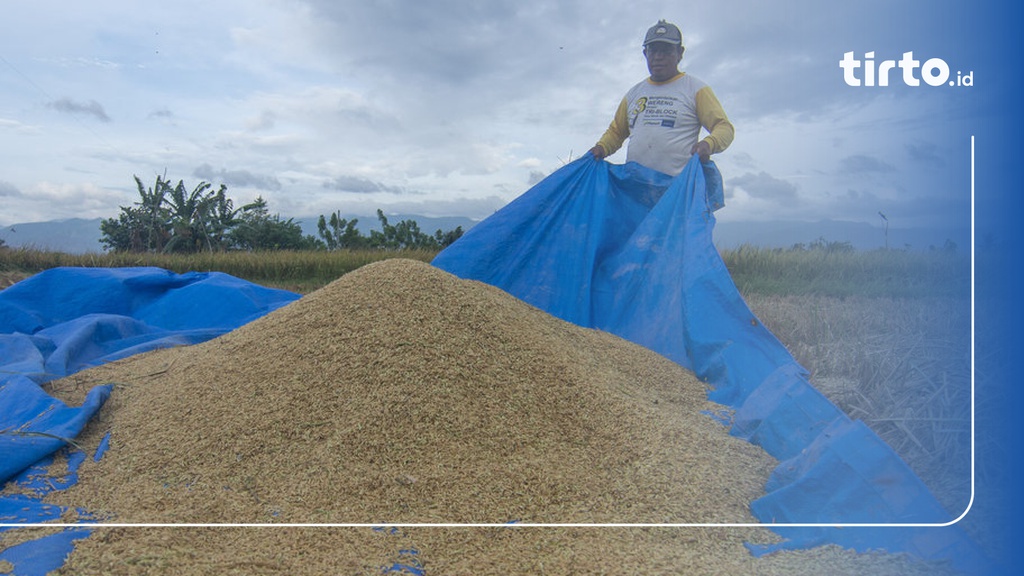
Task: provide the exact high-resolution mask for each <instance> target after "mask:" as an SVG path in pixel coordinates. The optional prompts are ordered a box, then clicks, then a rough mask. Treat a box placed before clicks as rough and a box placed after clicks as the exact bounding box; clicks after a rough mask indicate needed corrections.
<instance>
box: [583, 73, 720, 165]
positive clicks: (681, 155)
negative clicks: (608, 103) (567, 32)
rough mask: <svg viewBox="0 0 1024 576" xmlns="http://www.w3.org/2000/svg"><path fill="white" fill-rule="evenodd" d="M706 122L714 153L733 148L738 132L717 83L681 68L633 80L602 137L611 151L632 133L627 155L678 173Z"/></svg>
mask: <svg viewBox="0 0 1024 576" xmlns="http://www.w3.org/2000/svg"><path fill="white" fill-rule="evenodd" d="M701 127H703V128H704V129H705V130H707V131H708V135H707V136H706V137H705V138H704V141H705V142H707V143H708V146H710V147H711V153H712V154H717V153H718V152H721V151H723V150H725V149H726V148H728V147H729V144H731V143H732V140H733V137H734V136H735V129H734V128H733V125H732V123H731V122H729V118H728V117H727V116H726V114H725V110H723V109H722V105H721V103H719V102H718V98H717V97H716V96H715V93H714V92H712V90H711V87H710V86H708V85H707V84H705V83H704V82H703V81H701V80H699V79H697V78H695V77H693V76H690V75H688V74H686V73H679V74H678V75H676V76H675V77H673V78H672V79H671V80H667V81H665V82H653V81H651V80H650V79H649V78H648V79H646V80H643V81H641V82H639V83H637V84H636V85H635V86H633V87H632V88H631V89H630V90H629V92H627V93H626V96H625V97H623V99H622V102H621V103H620V104H619V108H618V110H616V112H615V117H614V118H613V119H612V122H611V124H610V125H609V126H608V130H607V131H605V133H604V135H603V136H601V139H600V140H598V142H597V143H598V144H599V145H600V146H601V147H602V148H604V151H605V154H606V155H611V154H614V153H615V151H617V150H618V149H619V148H621V147H622V144H623V143H624V142H625V141H626V139H627V138H629V146H628V148H627V149H626V161H633V162H638V163H640V164H643V165H644V166H647V167H648V168H653V169H655V170H658V171H659V172H664V173H666V174H670V175H672V176H675V175H677V174H679V173H680V172H682V170H683V168H684V167H685V166H686V163H687V162H689V160H690V156H692V154H691V153H690V150H691V148H693V145H694V144H696V143H697V137H698V136H699V135H700V129H701Z"/></svg>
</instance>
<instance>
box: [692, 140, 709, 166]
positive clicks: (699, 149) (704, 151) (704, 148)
mask: <svg viewBox="0 0 1024 576" xmlns="http://www.w3.org/2000/svg"><path fill="white" fill-rule="evenodd" d="M690 154H698V155H700V161H701V162H707V161H708V160H710V159H711V146H709V145H708V143H707V142H705V141H704V140H701V141H700V142H697V143H696V144H694V145H693V148H690Z"/></svg>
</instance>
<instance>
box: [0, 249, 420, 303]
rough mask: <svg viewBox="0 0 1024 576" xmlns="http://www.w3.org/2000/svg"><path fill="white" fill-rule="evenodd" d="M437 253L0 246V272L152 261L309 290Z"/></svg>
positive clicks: (182, 269) (177, 269)
mask: <svg viewBox="0 0 1024 576" xmlns="http://www.w3.org/2000/svg"><path fill="white" fill-rule="evenodd" d="M435 254H436V253H435V252H431V251H426V250H416V251H382V250H356V251H349V250H337V251H333V252H327V251H312V250H310V251H288V250H276V251H268V252H203V253H199V254H129V253H104V254H64V253H61V252H49V251H43V250H29V249H0V274H6V275H7V276H8V277H12V279H17V278H18V277H25V276H28V275H31V274H35V273H38V272H42V271H43V270H47V269H49V268H57V267H60V266H74V267H99V268H123V267H129V266H154V267H157V268H163V269H165V270H170V271H172V272H177V273H179V274H180V273H184V272H192V271H195V272H223V273H225V274H230V275H232V276H235V277H238V278H242V279H244V280H248V281H250V282H253V283H256V284H262V285H264V286H271V287H274V288H283V289H286V290H292V291H294V292H301V293H307V292H311V291H313V290H316V289H317V288H320V287H322V286H325V285H327V284H329V283H330V282H332V281H333V280H336V279H337V278H339V277H341V276H342V275H344V274H346V273H348V272H351V271H352V270H355V269H356V268H359V267H360V266H363V265H365V264H369V263H371V262H376V261H378V260H384V259H387V258H412V259H415V260H421V261H424V262H429V261H430V260H431V259H432V258H433V257H434V256H435Z"/></svg>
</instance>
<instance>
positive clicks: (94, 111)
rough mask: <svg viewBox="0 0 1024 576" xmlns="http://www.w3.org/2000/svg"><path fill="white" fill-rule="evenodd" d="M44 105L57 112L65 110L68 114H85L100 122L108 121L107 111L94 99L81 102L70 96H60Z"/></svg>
mask: <svg viewBox="0 0 1024 576" xmlns="http://www.w3.org/2000/svg"><path fill="white" fill-rule="evenodd" d="M46 106H47V107H48V108H52V109H54V110H56V111H58V112H67V113H68V114H85V115H86V116H92V117H94V118H96V119H97V120H99V121H100V122H110V116H107V112H106V111H105V110H104V109H103V106H102V105H101V104H100V103H99V102H97V101H95V100H90V101H89V102H87V103H85V104H82V103H79V102H75V101H74V100H71V99H70V98H61V99H60V100H54V101H53V102H48V103H47V104H46Z"/></svg>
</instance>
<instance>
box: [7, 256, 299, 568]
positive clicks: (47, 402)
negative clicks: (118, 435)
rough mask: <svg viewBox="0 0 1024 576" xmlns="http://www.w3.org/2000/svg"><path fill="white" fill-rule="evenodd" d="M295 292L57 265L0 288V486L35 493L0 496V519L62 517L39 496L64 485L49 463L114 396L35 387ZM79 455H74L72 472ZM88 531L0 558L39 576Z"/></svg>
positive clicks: (165, 343) (223, 327) (195, 338)
mask: <svg viewBox="0 0 1024 576" xmlns="http://www.w3.org/2000/svg"><path fill="white" fill-rule="evenodd" d="M298 298H299V295H298V294H294V293H292V292H287V291H284V290H274V289H270V288H265V287H263V286H258V285H256V284H252V283H250V282H246V281H244V280H240V279H238V278H235V277H232V276H229V275H227V274H222V273H219V272H211V273H200V272H190V273H187V274H175V273H172V272H169V271H167V270H162V269H159V268H148V267H136V268H55V269H52V270H47V271H45V272H42V273H40V274H37V275H35V276H32V277H31V278H28V279H26V280H24V281H22V282H19V283H18V284H15V285H14V286H11V287H10V288H7V289H5V290H3V291H0V483H3V482H7V481H11V482H15V483H17V484H18V485H19V486H22V487H25V488H28V489H29V491H30V492H31V494H32V495H30V496H29V495H19V496H10V497H6V498H0V523H5V524H27V523H38V522H45V521H52V520H57V519H59V518H60V516H61V514H62V513H63V512H64V511H63V509H61V508H60V507H59V506H53V505H48V504H43V503H42V501H41V499H42V497H43V496H44V495H45V494H46V493H47V492H48V491H51V490H54V489H61V488H62V483H61V479H54V478H49V477H48V476H47V475H46V472H45V467H46V466H47V465H48V464H49V462H50V461H51V460H52V456H53V453H55V452H56V451H57V450H59V449H60V448H62V447H63V446H66V445H67V444H68V442H67V440H68V439H73V438H74V437H75V436H77V435H78V433H79V432H81V430H82V428H83V427H84V426H85V424H86V423H87V422H88V420H89V419H90V418H91V417H92V415H93V414H94V413H95V412H96V411H97V410H99V408H100V407H101V406H102V405H103V402H104V401H105V400H106V399H107V397H108V396H109V394H110V386H109V385H103V386H96V387H95V388H93V389H92V390H90V391H89V392H88V395H87V397H86V400H85V401H84V402H83V404H82V405H81V406H77V407H71V406H67V405H66V404H65V403H64V402H61V401H60V400H57V399H56V398H54V397H52V396H50V395H49V394H47V393H46V392H45V391H44V390H43V389H42V388H41V387H40V385H41V384H44V383H46V382H48V381H50V380H54V379H57V378H61V377H64V376H68V375H70V374H74V373H75V372H78V371H79V370H83V369H85V368H89V367H91V366H98V365H100V364H104V363H106V362H111V361H114V360H118V359H121V358H126V357H128V356H131V355H133V354H138V353H140V352H145V351H148V350H154V349H157V348H167V347H172V346H180V345H187V344H195V343H198V342H203V341H205V340H209V339H211V338H215V337H217V336H220V335H222V334H225V333H227V332H229V331H231V330H234V329H235V328H238V327H239V326H242V325H243V324H246V323H248V322H250V321H252V320H255V319H256V318H259V317H260V316H263V315H264V314H267V313H268V312H270V311H272V310H275V309H277V308H279V307H281V306H284V305H285V304H288V303H289V302H292V301H294V300H296V299H298ZM96 456H97V457H98V455H96ZM83 457H84V455H82V454H81V453H80V452H76V453H73V454H72V455H71V457H70V460H69V468H70V469H71V471H70V474H71V475H73V473H74V470H75V469H76V468H77V464H78V463H79V462H80V460H79V459H80V458H83ZM66 482H68V483H73V482H74V478H69V479H66ZM84 512H87V511H84ZM4 529H5V528H0V531H2V530H4ZM89 532H90V531H89V529H87V528H82V529H77V528H73V529H68V530H64V531H62V532H59V533H56V534H53V535H50V536H46V537H43V538H38V539H35V540H30V541H28V542H25V543H23V544H20V545H18V546H13V547H10V548H7V549H4V550H0V560H6V561H7V562H10V563H11V565H13V566H14V572H13V574H18V575H21V576H34V575H36V574H40V575H41V574H45V573H46V572H48V571H50V570H53V569H55V568H59V567H60V566H61V565H62V564H63V562H64V558H65V556H66V555H67V554H68V553H69V552H70V550H71V546H72V543H73V542H74V540H77V539H81V538H85V537H87V536H88V535H89Z"/></svg>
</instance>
